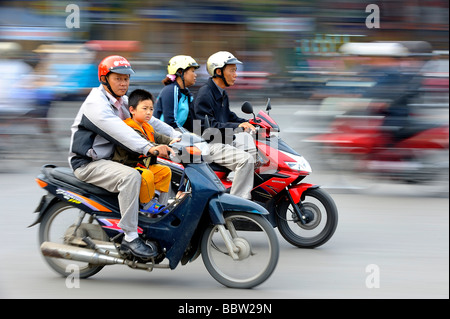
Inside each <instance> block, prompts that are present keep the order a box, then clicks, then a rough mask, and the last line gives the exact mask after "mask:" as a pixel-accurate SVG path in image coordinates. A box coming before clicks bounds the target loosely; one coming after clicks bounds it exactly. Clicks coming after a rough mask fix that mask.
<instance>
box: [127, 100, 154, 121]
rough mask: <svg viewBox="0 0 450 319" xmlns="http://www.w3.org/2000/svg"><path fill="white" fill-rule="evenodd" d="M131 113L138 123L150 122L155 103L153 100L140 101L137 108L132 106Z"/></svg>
mask: <svg viewBox="0 0 450 319" xmlns="http://www.w3.org/2000/svg"><path fill="white" fill-rule="evenodd" d="M130 113H131V115H133V120H135V121H136V122H138V123H141V124H142V123H144V122H148V121H150V119H151V118H152V116H153V102H152V100H143V101H140V102H139V104H138V105H137V106H136V108H133V107H132V106H130Z"/></svg>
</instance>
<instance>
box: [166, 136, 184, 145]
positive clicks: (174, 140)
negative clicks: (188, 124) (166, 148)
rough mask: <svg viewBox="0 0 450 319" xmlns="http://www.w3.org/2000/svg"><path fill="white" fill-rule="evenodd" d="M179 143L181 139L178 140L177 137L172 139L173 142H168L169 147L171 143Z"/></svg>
mask: <svg viewBox="0 0 450 319" xmlns="http://www.w3.org/2000/svg"><path fill="white" fill-rule="evenodd" d="M179 141H181V138H179V137H177V138H174V139H173V140H171V141H170V143H169V145H172V144H173V143H176V142H179Z"/></svg>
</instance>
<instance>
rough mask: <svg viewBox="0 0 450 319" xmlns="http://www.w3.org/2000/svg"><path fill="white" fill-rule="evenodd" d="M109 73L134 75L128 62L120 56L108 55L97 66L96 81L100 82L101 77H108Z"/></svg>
mask: <svg viewBox="0 0 450 319" xmlns="http://www.w3.org/2000/svg"><path fill="white" fill-rule="evenodd" d="M110 72H114V73H119V74H134V71H133V69H132V68H131V64H130V62H128V60H127V59H125V58H124V57H122V56H120V55H110V56H108V57H106V58H104V59H103V60H102V62H100V64H99V65H98V80H99V81H100V82H102V80H101V77H102V75H105V76H106V75H108V74H109V73H110Z"/></svg>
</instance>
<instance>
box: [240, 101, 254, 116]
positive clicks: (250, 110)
mask: <svg viewBox="0 0 450 319" xmlns="http://www.w3.org/2000/svg"><path fill="white" fill-rule="evenodd" d="M241 110H242V112H244V113H245V114H253V106H252V105H251V104H250V102H247V101H246V102H244V104H242V107H241Z"/></svg>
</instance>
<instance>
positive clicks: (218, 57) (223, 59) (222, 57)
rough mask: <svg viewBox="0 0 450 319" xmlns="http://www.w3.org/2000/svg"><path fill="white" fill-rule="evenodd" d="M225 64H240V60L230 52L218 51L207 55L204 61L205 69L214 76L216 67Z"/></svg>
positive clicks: (221, 66)
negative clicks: (206, 59) (206, 60)
mask: <svg viewBox="0 0 450 319" xmlns="http://www.w3.org/2000/svg"><path fill="white" fill-rule="evenodd" d="M227 64H242V62H241V61H239V60H238V59H236V57H235V56H234V55H233V54H231V53H230V52H227V51H219V52H216V53H214V54H213V55H211V56H210V57H209V59H208V62H206V69H207V70H208V73H209V75H211V76H214V75H215V74H214V72H215V70H216V69H220V68H223V67H224V66H225V65H227Z"/></svg>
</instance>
